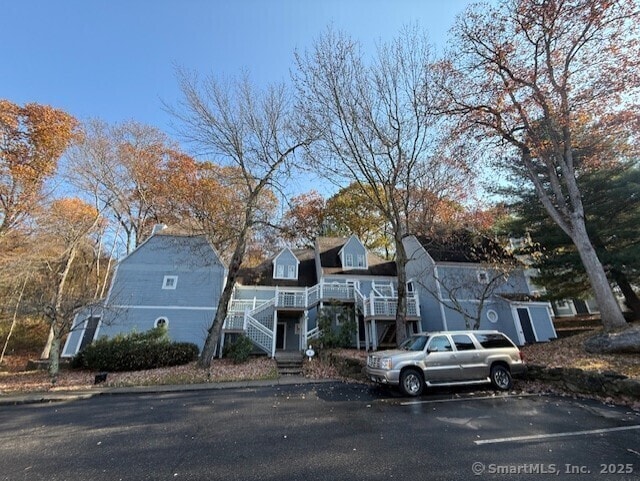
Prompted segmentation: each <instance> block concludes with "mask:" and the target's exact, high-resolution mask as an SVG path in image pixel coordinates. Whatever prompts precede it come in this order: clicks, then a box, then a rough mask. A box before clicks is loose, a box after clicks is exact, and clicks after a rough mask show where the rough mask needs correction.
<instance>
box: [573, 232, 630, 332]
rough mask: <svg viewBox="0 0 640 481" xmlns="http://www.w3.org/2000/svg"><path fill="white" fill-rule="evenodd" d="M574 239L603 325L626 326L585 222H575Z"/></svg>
mask: <svg viewBox="0 0 640 481" xmlns="http://www.w3.org/2000/svg"><path fill="white" fill-rule="evenodd" d="M573 224H574V225H573V227H574V231H573V236H572V238H573V239H572V240H573V242H574V244H575V245H576V249H577V250H578V253H579V254H580V259H581V260H582V263H583V264H584V268H585V271H586V272H587V276H588V277H589V281H590V283H591V287H592V289H593V293H594V295H595V298H596V302H597V303H598V308H599V310H600V316H601V318H602V325H603V326H604V329H605V330H606V331H612V330H614V329H619V328H622V327H625V326H626V325H627V322H626V321H625V319H624V316H623V315H622V311H621V310H620V306H619V305H618V301H616V298H615V297H614V295H613V291H612V290H611V286H610V285H609V280H608V279H607V275H606V273H605V272H604V268H603V267H602V263H601V262H600V259H599V258H598V255H597V254H596V251H595V249H594V248H593V246H592V245H591V242H590V240H589V236H588V235H587V230H586V228H585V226H584V223H580V222H574V223H573Z"/></svg>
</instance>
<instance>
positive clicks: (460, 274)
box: [438, 264, 529, 300]
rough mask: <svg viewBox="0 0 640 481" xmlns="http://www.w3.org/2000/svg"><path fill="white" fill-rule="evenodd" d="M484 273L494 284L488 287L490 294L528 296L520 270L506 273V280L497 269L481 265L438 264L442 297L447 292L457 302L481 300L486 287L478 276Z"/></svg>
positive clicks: (527, 288) (526, 286) (524, 279)
mask: <svg viewBox="0 0 640 481" xmlns="http://www.w3.org/2000/svg"><path fill="white" fill-rule="evenodd" d="M481 272H482V273H486V275H487V276H488V279H490V280H491V281H493V280H494V279H496V280H495V282H494V283H493V284H491V285H490V286H489V290H488V292H489V293H490V294H510V293H520V294H528V293H529V287H528V285H527V280H526V278H525V275H524V272H523V270H522V269H514V270H513V271H511V272H508V273H506V274H507V276H506V279H503V278H502V276H503V275H504V274H505V273H504V272H501V271H500V270H499V269H495V268H491V267H484V266H481V265H468V266H453V265H446V264H438V278H439V279H440V282H441V284H442V286H443V291H442V295H443V297H445V298H446V297H447V290H449V291H455V294H453V295H455V297H456V299H458V300H463V299H481V297H482V294H483V292H484V290H485V288H486V286H487V284H483V283H481V282H480V281H479V279H478V275H479V274H480V273H481Z"/></svg>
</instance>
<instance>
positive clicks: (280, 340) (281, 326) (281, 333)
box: [276, 322, 287, 351]
mask: <svg viewBox="0 0 640 481" xmlns="http://www.w3.org/2000/svg"><path fill="white" fill-rule="evenodd" d="M286 348H287V323H286V322H279V323H278V326H277V327H276V349H277V350H279V351H284V350H285V349H286Z"/></svg>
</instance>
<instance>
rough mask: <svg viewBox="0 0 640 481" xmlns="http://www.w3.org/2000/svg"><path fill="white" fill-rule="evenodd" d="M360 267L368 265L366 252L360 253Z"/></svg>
mask: <svg viewBox="0 0 640 481" xmlns="http://www.w3.org/2000/svg"><path fill="white" fill-rule="evenodd" d="M358 267H362V268H366V267H367V263H366V261H365V256H364V254H358Z"/></svg>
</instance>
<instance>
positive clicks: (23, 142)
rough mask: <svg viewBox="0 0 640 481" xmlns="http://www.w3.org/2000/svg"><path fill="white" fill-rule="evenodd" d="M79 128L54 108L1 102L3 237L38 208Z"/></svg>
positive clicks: (0, 227) (0, 222)
mask: <svg viewBox="0 0 640 481" xmlns="http://www.w3.org/2000/svg"><path fill="white" fill-rule="evenodd" d="M77 127H78V123H77V121H76V120H75V119H74V118H73V117H72V116H71V115H69V114H67V113H65V112H63V111H61V110H58V109H54V108H53V107H49V106H46V105H39V104H33V103H32V104H26V105H25V106H22V107H21V106H19V105H16V104H14V103H13V102H10V101H8V100H1V99H0V236H1V235H3V234H4V233H6V232H7V231H8V230H10V229H12V228H15V227H17V226H18V225H19V223H20V222H21V221H22V220H24V218H25V217H27V216H28V215H29V213H30V212H31V211H32V209H34V208H35V207H36V205H37V203H38V201H39V199H40V195H41V193H42V186H43V183H44V181H45V180H46V179H48V178H49V177H51V176H52V175H54V174H55V172H56V168H57V165H58V160H59V159H60V157H61V156H62V154H63V153H64V152H65V151H66V150H67V148H68V147H69V145H70V144H71V143H72V142H73V141H74V139H75V138H76V137H77V134H78V130H77Z"/></svg>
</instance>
